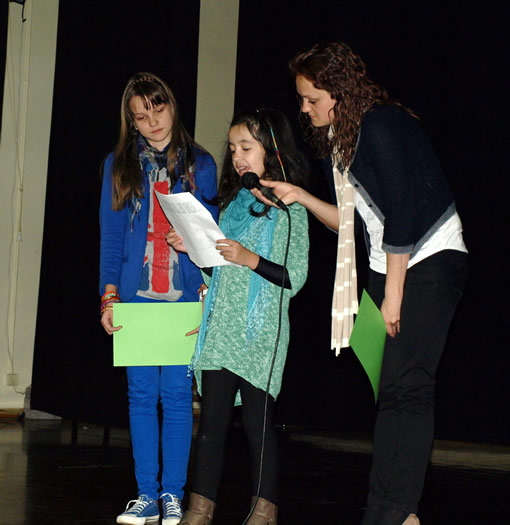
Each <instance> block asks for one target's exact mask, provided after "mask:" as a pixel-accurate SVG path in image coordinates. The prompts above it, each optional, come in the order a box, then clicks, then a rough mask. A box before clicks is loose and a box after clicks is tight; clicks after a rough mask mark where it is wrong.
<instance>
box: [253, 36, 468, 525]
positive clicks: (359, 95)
mask: <svg viewBox="0 0 510 525" xmlns="http://www.w3.org/2000/svg"><path fill="white" fill-rule="evenodd" d="M289 66H290V70H291V73H292V75H293V76H294V78H295V81H296V89H297V93H298V98H299V101H300V110H301V113H300V120H301V124H302V127H303V129H304V133H305V137H306V138H307V139H308V140H309V142H310V143H311V144H312V146H314V148H315V149H316V150H317V152H318V154H319V156H320V157H325V158H326V159H325V163H324V164H325V165H326V167H327V176H328V181H329V183H330V187H331V190H332V203H330V202H325V201H322V200H320V199H318V198H316V197H314V196H313V195H311V194H310V193H308V192H307V191H305V190H304V189H302V188H298V187H296V186H292V185H290V184H286V183H282V182H271V181H261V184H263V185H264V186H268V187H270V188H273V190H274V192H275V194H276V195H277V196H278V197H279V198H280V199H281V200H282V201H283V202H284V203H286V204H290V203H292V202H299V203H300V204H302V205H303V206H305V207H307V208H308V209H309V210H310V211H311V212H312V213H313V214H314V215H315V216H316V217H317V218H318V219H319V220H320V221H322V222H323V223H324V224H326V225H327V226H328V227H330V228H332V229H334V230H336V231H338V232H339V242H338V257H337V274H336V279H335V288H334V291H333V308H332V348H334V349H335V350H336V351H337V352H339V351H340V349H341V348H342V347H346V346H348V345H349V336H350V332H351V329H352V318H353V315H354V314H355V313H356V312H357V306H358V304H357V289H356V265H355V250H354V234H353V224H354V211H356V212H357V213H358V214H359V216H361V219H362V221H363V224H364V227H365V229H366V238H367V239H369V241H370V242H369V266H370V273H369V294H370V296H371V297H372V299H373V300H374V301H375V302H376V304H377V305H378V306H379V307H380V310H381V313H382V316H383V318H384V321H385V324H386V331H387V337H386V345H385V352H384V359H383V366H382V373H381V379H380V387H379V406H378V414H377V422H376V427H375V433H374V451H373V463H372V470H371V474H370V486H369V495H368V503H367V508H366V511H365V513H364V516H363V521H362V525H402V524H405V525H416V524H419V520H418V517H417V515H416V512H417V508H418V502H419V500H420V498H421V493H422V488H423V481H424V477H425V471H426V468H427V465H428V460H429V455H430V449H431V445H432V439H433V430H434V414H433V409H434V380H435V374H436V369H437V365H438V362H439V360H440V358H441V354H442V352H443V349H444V346H445V342H446V336H447V333H448V329H449V326H450V323H451V320H452V317H453V314H454V311H455V308H456V305H457V302H458V300H459V298H460V297H461V295H462V290H463V288H464V284H465V281H466V278H467V254H466V252H467V250H466V247H465V245H464V242H463V238H462V225H461V222H460V219H459V216H458V214H457V212H456V209H455V202H454V200H453V196H452V194H451V192H450V190H449V188H448V185H447V182H446V179H445V177H444V174H443V172H442V170H441V167H440V165H439V162H438V159H437V157H436V155H435V153H434V151H433V149H432V147H431V145H430V143H429V141H428V140H427V138H426V136H425V134H424V133H423V130H422V128H421V126H420V124H419V121H418V119H417V117H416V115H415V114H414V113H413V112H412V111H411V110H409V109H408V108H406V107H404V106H403V105H402V104H400V103H398V102H397V101H395V100H392V99H391V98H390V97H389V95H388V93H387V92H386V90H385V89H384V88H382V87H381V86H379V85H377V84H376V83H374V82H373V81H372V80H370V78H369V77H368V76H367V72H366V68H365V64H364V63H363V61H362V60H361V58H360V57H359V56H358V55H356V54H355V53H354V52H353V51H352V50H351V49H350V48H349V46H347V45H346V44H344V43H338V42H334V43H329V44H324V45H314V46H313V47H312V48H310V49H309V50H307V51H305V52H303V53H300V54H298V55H297V56H296V57H294V59H293V60H291V62H290V64H289ZM260 198H263V197H262V195H260Z"/></svg>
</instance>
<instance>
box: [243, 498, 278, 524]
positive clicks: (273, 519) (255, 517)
mask: <svg viewBox="0 0 510 525" xmlns="http://www.w3.org/2000/svg"><path fill="white" fill-rule="evenodd" d="M255 500H257V498H255V497H253V498H251V504H252V506H253V504H254V503H255ZM277 523H278V507H277V506H276V505H275V504H274V503H271V502H270V501H268V500H267V499H264V498H259V499H258V500H257V504H256V505H255V508H254V509H253V514H252V515H251V516H250V519H249V520H248V522H247V523H246V525H276V524H277Z"/></svg>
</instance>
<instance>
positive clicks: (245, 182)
mask: <svg viewBox="0 0 510 525" xmlns="http://www.w3.org/2000/svg"><path fill="white" fill-rule="evenodd" d="M241 184H242V186H243V188H246V189H247V190H252V189H253V188H257V189H258V190H260V192H261V193H262V195H264V197H265V198H266V199H267V200H270V201H271V202H272V203H273V204H276V206H278V208H280V209H282V210H285V211H288V210H289V209H288V208H287V205H286V204H284V203H283V202H282V201H281V200H280V199H279V198H278V197H277V196H276V195H275V194H274V193H273V191H272V190H271V188H268V187H267V186H262V184H260V182H259V177H258V175H257V174H256V173H253V172H251V171H247V172H246V173H245V174H243V175H242V176H241Z"/></svg>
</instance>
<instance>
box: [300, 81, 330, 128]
mask: <svg viewBox="0 0 510 525" xmlns="http://www.w3.org/2000/svg"><path fill="white" fill-rule="evenodd" d="M296 91H297V92H298V95H299V96H300V97H301V111H302V112H303V113H306V114H307V115H308V116H309V117H310V121H311V123H312V126H315V127H316V128H318V127H321V126H329V125H330V124H331V123H332V119H333V111H332V110H333V108H334V107H335V104H336V100H335V99H333V98H331V95H330V94H329V93H328V92H327V91H326V90H324V89H317V88H316V87H315V86H314V85H313V84H312V82H310V80H308V79H307V78H306V77H304V76H302V75H298V76H297V77H296Z"/></svg>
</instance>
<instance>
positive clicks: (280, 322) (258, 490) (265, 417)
mask: <svg viewBox="0 0 510 525" xmlns="http://www.w3.org/2000/svg"><path fill="white" fill-rule="evenodd" d="M283 211H285V213H286V214H287V219H288V224H289V230H288V233H287V244H286V246H285V255H284V258H283V272H282V284H281V286H280V302H279V313H278V328H277V331H276V340H275V347H274V351H273V357H272V359H271V366H270V367H269V377H268V379H267V386H266V390H265V400H264V423H263V426H262V444H261V448H260V466H259V479H258V485H257V492H256V494H255V501H254V502H253V504H252V506H251V508H250V512H249V513H248V516H246V518H245V519H244V521H243V523H242V525H246V523H247V522H248V520H249V519H250V518H251V516H252V514H253V512H254V510H255V506H256V505H257V502H258V500H259V496H260V486H261V484H262V468H263V464H264V446H265V443H266V427H267V402H268V399H269V387H270V385H271V379H272V377H273V369H274V364H275V361H276V354H277V352H278V344H279V343H280V332H281V328H282V313H283V292H284V290H285V272H286V271H287V260H288V257H289V248H290V236H291V235H290V234H291V226H292V221H291V218H290V211H289V209H288V207H287V206H286V207H285V209H284V210H283ZM275 402H276V399H275ZM272 503H274V502H272Z"/></svg>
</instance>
